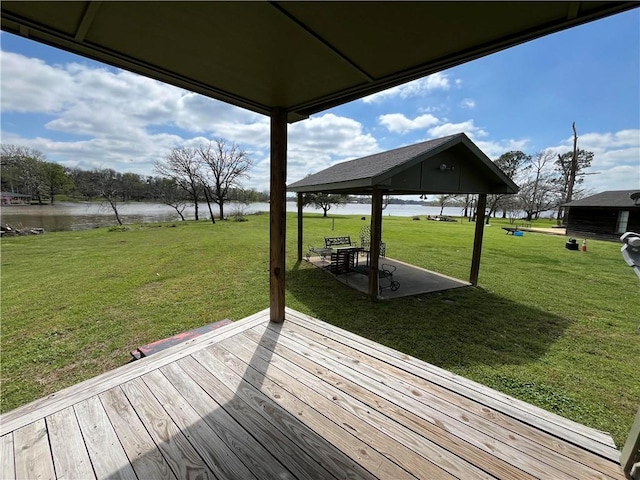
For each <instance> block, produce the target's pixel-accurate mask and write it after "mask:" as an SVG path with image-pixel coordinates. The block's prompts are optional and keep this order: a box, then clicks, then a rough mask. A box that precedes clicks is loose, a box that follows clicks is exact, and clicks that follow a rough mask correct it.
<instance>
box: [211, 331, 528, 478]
mask: <svg viewBox="0 0 640 480" xmlns="http://www.w3.org/2000/svg"><path fill="white" fill-rule="evenodd" d="M252 334H253V335H252ZM246 335H247V336H249V337H253V338H254V339H256V340H257V338H256V336H254V335H257V334H256V332H252V331H249V332H247V333H246ZM280 340H283V337H280V338H279V341H280ZM262 342H263V343H266V342H265V339H264V338H262ZM221 345H223V346H224V345H225V344H224V343H223V344H221ZM283 345H284V344H280V343H278V344H277V346H276V350H277V351H278V353H279V354H280V355H281V357H279V358H278V357H276V358H275V359H274V360H272V363H273V365H275V366H276V367H278V368H280V369H281V370H283V371H285V372H291V374H292V375H295V376H296V378H299V379H301V380H302V381H304V382H305V383H306V384H307V385H308V386H309V387H310V388H314V386H313V384H318V381H317V379H314V377H313V375H317V376H318V377H321V378H322V381H323V382H327V385H329V384H330V385H332V386H333V387H334V388H332V389H325V390H324V394H325V395H326V396H327V397H328V398H330V399H331V400H332V401H334V402H336V403H337V404H342V406H343V408H345V406H346V408H349V403H351V402H353V403H355V404H357V405H358V412H366V413H367V415H366V416H364V417H363V419H364V420H365V421H368V422H370V423H371V424H372V425H380V428H383V427H385V428H386V431H388V432H390V433H392V434H393V435H394V436H395V437H396V438H398V439H401V441H402V443H403V444H404V445H406V446H407V447H409V448H411V449H412V450H413V451H414V452H416V453H418V454H420V455H423V456H426V457H427V458H431V459H437V463H438V465H439V466H440V467H441V468H443V469H446V470H447V471H448V472H450V473H451V474H453V475H455V476H457V477H459V478H493V477H492V476H491V475H498V476H500V477H502V478H519V479H525V478H535V477H532V476H530V475H528V474H527V473H526V472H524V471H523V470H521V469H520V468H517V467H515V466H513V465H511V464H510V463H508V462H505V461H501V460H500V459H498V458H495V457H494V456H493V455H492V454H489V455H488V454H487V452H484V451H482V449H480V448H478V447H476V446H474V445H472V444H471V443H468V442H467V441H465V440H464V439H461V438H458V437H456V436H455V435H452V434H451V433H449V432H448V431H447V430H446V429H443V428H442V425H438V424H437V423H436V422H428V421H426V420H425V419H423V418H420V417H419V416H418V415H415V414H414V413H411V412H412V409H411V408H410V409H406V407H405V406H403V405H401V404H402V402H401V401H400V400H401V399H400V398H399V397H397V396H395V395H393V392H391V397H390V398H391V400H387V399H385V398H384V397H382V396H378V395H376V394H375V393H373V391H372V390H375V389H371V390H367V389H365V388H362V387H360V386H359V385H357V384H356V383H354V382H352V381H351V380H350V379H349V377H350V373H349V372H348V371H346V372H343V373H344V376H340V375H338V374H336V373H333V372H330V371H329V370H326V369H324V368H323V367H320V366H319V365H323V366H327V362H323V363H320V364H318V363H314V362H313V361H311V360H309V359H308V358H311V357H310V356H309V351H308V350H306V349H305V348H304V347H301V346H300V345H298V346H297V347H296V349H297V351H298V353H296V352H294V351H293V350H289V349H287V348H285V347H284V346H283ZM236 348H237V347H236ZM281 358H282V359H286V361H281ZM298 365H299V366H300V367H302V368H304V369H305V370H306V372H304V373H300V372H299V369H300V367H298ZM329 376H331V377H332V378H331V379H329V378H327V377H329ZM379 386H380V389H381V390H387V391H388V390H389V389H388V387H386V386H385V385H384V384H383V383H380V384H379ZM387 393H388V392H387ZM345 394H347V395H349V397H346V398H348V399H349V400H347V401H346V402H345V401H344V398H345ZM356 399H360V400H356ZM411 406H413V407H414V409H413V411H415V410H416V408H415V407H416V405H415V404H414V405H411ZM420 408H421V406H418V407H417V410H420ZM374 409H375V410H374ZM378 411H379V412H380V413H378ZM476 465H477V466H479V467H481V468H478V467H477V466H476ZM487 472H490V473H491V475H490V474H489V473H487Z"/></svg>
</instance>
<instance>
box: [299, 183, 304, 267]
mask: <svg viewBox="0 0 640 480" xmlns="http://www.w3.org/2000/svg"><path fill="white" fill-rule="evenodd" d="M302 226H303V225H302V193H298V261H299V262H301V261H302V243H303V238H302V234H303V230H302Z"/></svg>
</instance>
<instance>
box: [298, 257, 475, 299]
mask: <svg viewBox="0 0 640 480" xmlns="http://www.w3.org/2000/svg"><path fill="white" fill-rule="evenodd" d="M363 260H364V257H360V262H363ZM309 263H312V264H313V265H315V266H316V267H318V268H322V269H324V270H325V271H326V272H327V274H329V275H332V276H333V277H335V278H336V279H337V280H338V281H340V282H342V283H344V284H346V285H349V286H350V287H353V288H355V289H356V290H358V291H360V292H363V293H367V292H368V291H369V277H368V276H367V275H364V274H362V273H359V272H349V273H347V274H340V275H333V274H332V273H331V272H329V271H328V270H327V269H326V267H327V266H328V265H329V263H330V262H329V260H328V259H322V258H321V257H310V258H309ZM361 265H362V263H361ZM383 265H391V266H393V267H395V268H396V270H395V271H394V272H393V280H395V281H398V282H400V288H399V289H397V290H395V291H392V290H391V289H390V288H383V289H382V292H381V294H380V295H379V298H380V299H382V300H386V299H390V298H400V297H409V296H412V295H420V294H423V293H432V292H441V291H444V290H451V289H453V288H460V287H468V286H470V285H471V284H470V283H469V282H465V281H462V280H459V279H457V278H453V277H448V276H446V275H442V274H439V273H436V272H432V271H431V270H426V269H424V268H420V267H416V266H415V265H410V264H408V263H404V262H401V261H400V260H395V259H393V258H389V257H384V258H382V257H381V258H380V267H381V268H384V267H383ZM380 285H381V286H382V287H386V286H387V285H389V281H388V280H386V279H380Z"/></svg>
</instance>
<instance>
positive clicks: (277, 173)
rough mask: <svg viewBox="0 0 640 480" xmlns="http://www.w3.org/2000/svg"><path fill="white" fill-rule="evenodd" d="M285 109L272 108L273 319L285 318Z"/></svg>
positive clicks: (270, 266)
mask: <svg viewBox="0 0 640 480" xmlns="http://www.w3.org/2000/svg"><path fill="white" fill-rule="evenodd" d="M286 181H287V112H286V111H285V110H283V109H281V108H274V109H273V111H272V112H271V192H270V199H271V204H270V208H269V307H270V314H271V321H272V322H278V323H280V322H283V321H284V292H285V278H284V277H285V240H286V235H285V234H286V228H287V216H286V215H287V208H286V207H287V205H286V200H287V196H286Z"/></svg>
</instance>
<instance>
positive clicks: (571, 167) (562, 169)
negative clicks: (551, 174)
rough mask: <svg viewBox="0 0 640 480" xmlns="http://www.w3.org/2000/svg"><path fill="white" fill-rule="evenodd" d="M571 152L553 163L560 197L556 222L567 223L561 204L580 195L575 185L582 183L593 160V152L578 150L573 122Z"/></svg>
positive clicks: (565, 210) (559, 156) (574, 123)
mask: <svg viewBox="0 0 640 480" xmlns="http://www.w3.org/2000/svg"><path fill="white" fill-rule="evenodd" d="M572 127H573V151H571V152H566V153H564V154H562V155H560V154H558V158H557V160H556V162H555V165H556V172H557V173H558V174H559V176H558V177H557V178H556V179H555V182H556V184H557V185H558V188H559V190H560V193H561V195H562V199H561V202H560V205H559V206H558V217H557V218H558V220H560V219H562V222H563V223H565V224H566V222H567V218H566V215H567V212H568V210H567V209H565V208H563V206H562V205H563V204H565V203H569V202H570V201H571V200H573V199H574V198H575V197H577V196H579V195H580V194H581V191H580V190H579V189H577V188H576V187H577V185H579V184H581V183H582V182H583V181H584V175H586V174H585V172H584V170H586V169H587V168H589V167H590V166H591V162H592V160H593V152H588V151H586V150H581V149H579V148H578V134H577V132H576V122H573V125H572Z"/></svg>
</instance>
